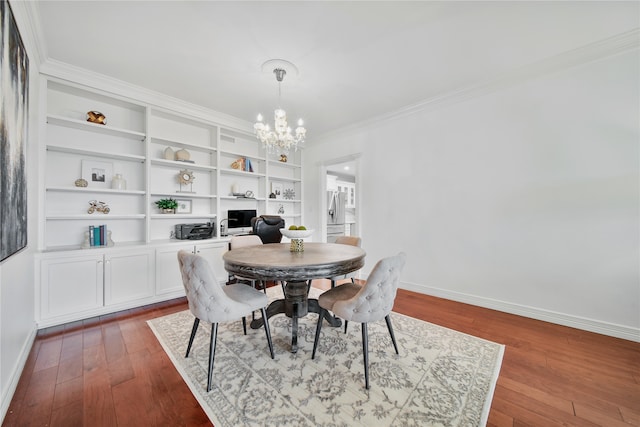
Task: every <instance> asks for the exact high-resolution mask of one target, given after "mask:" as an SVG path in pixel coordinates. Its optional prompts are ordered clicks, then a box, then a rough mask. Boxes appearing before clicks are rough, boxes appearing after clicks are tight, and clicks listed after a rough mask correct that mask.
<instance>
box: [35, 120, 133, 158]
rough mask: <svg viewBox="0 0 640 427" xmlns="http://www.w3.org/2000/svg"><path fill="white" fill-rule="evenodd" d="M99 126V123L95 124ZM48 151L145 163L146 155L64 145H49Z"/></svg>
mask: <svg viewBox="0 0 640 427" xmlns="http://www.w3.org/2000/svg"><path fill="white" fill-rule="evenodd" d="M95 126H98V125H95ZM47 151H55V152H58V153H66V154H77V155H80V156H91V157H101V158H105V159H113V160H126V161H128V162H138V163H144V162H145V157H144V156H138V155H136V154H119V153H109V152H106V151H92V150H83V149H80V148H71V147H63V146H60V145H51V144H49V145H47Z"/></svg>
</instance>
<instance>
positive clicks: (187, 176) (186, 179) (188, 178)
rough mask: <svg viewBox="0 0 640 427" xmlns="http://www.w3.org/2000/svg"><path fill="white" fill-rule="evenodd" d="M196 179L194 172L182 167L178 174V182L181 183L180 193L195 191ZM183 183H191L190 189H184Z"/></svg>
mask: <svg viewBox="0 0 640 427" xmlns="http://www.w3.org/2000/svg"><path fill="white" fill-rule="evenodd" d="M194 179H196V177H195V176H193V172H192V171H190V170H187V169H182V170H181V171H180V173H179V174H178V182H179V183H180V190H179V191H178V193H193V180H194ZM183 185H189V186H190V187H189V191H186V190H183V189H182V186H183Z"/></svg>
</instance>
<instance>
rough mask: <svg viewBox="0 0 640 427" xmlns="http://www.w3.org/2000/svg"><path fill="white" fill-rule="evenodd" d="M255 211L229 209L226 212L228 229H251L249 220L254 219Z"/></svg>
mask: <svg viewBox="0 0 640 427" xmlns="http://www.w3.org/2000/svg"><path fill="white" fill-rule="evenodd" d="M256 216H257V214H256V210H255V209H229V210H228V211H227V219H228V221H227V227H228V228H230V229H231V228H246V227H251V218H254V217H256Z"/></svg>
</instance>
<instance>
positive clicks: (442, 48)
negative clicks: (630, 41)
mask: <svg viewBox="0 0 640 427" xmlns="http://www.w3.org/2000/svg"><path fill="white" fill-rule="evenodd" d="M36 4H37V8H36V10H37V11H38V14H39V20H40V24H41V30H42V33H41V34H40V35H39V36H40V40H42V41H44V43H45V45H46V46H45V49H44V52H45V55H46V56H47V57H48V58H50V59H54V60H57V61H62V62H65V63H69V64H72V65H75V66H78V67H81V68H85V69H88V70H91V71H95V72H99V73H101V74H104V75H107V76H110V77H113V78H116V79H120V80H123V81H126V82H129V83H132V84H135V85H139V86H142V87H145V88H148V89H151V90H155V91H158V92H162V93H165V94H168V95H171V96H174V97H176V98H180V99H183V100H185V101H188V102H191V103H194V104H197V105H200V106H203V107H207V108H210V109H212V110H216V111H220V112H223V113H226V114H230V115H233V116H236V117H239V118H242V119H246V120H248V121H253V120H254V119H255V117H256V115H257V113H258V112H262V113H263V114H264V115H265V116H267V118H268V121H269V122H272V117H271V115H272V112H273V109H274V107H276V103H277V84H276V81H275V78H274V76H273V74H271V73H263V72H262V71H261V65H262V63H263V62H265V61H266V60H269V59H272V58H282V59H286V60H288V61H291V62H293V63H294V64H296V66H297V67H298V69H299V75H298V76H297V77H295V76H287V77H286V78H285V80H284V83H283V85H282V107H283V108H284V109H285V110H287V112H288V115H289V118H290V121H292V120H293V119H296V118H298V117H302V118H304V119H305V124H306V127H307V129H308V136H309V140H310V141H313V137H314V136H317V135H320V134H323V133H326V132H329V131H331V130H336V129H339V128H342V127H344V126H347V125H350V124H353V123H357V122H360V121H363V120H367V119H371V118H375V117H376V116H379V115H382V114H385V113H389V112H392V111H396V110H399V109H401V108H403V107H407V106H411V105H415V104H417V103H420V102H423V101H424V100H427V99H430V98H435V97H439V96H443V95H446V94H448V93H452V92H453V91H455V90H457V89H460V88H464V87H468V86H471V85H474V84H478V83H481V82H483V81H486V80H488V79H490V78H493V77H495V76H498V75H501V74H503V73H507V72H510V71H513V70H516V69H518V68H520V67H524V66H527V65H529V64H532V63H535V62H536V61H540V60H543V59H545V58H549V57H551V56H553V55H557V54H561V53H563V52H567V51H570V50H572V49H575V48H577V47H581V46H584V45H587V44H589V43H593V42H595V41H598V40H602V39H604V38H607V37H611V36H613V35H616V34H620V33H622V32H625V31H629V30H631V29H633V28H637V27H638V26H639V23H638V20H639V18H638V4H639V3H638V2H637V1H633V2H617V3H616V2H609V1H603V2H593V1H586V2H579V1H573V2H537V1H534V2H507V1H502V2H481V1H474V2H428V1H423V2H420V1H413V2H398V1H388V2H381V1H380V2H361V1H354V2H339V1H320V2H302V1H300V2H293V1H289V2H287V1H285V2H270V1H257V2H242V1H235V2H214V1H194V2H191V1H113V0H102V1H55V0H46V1H39V2H37V3H36Z"/></svg>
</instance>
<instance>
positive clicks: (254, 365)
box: [148, 287, 504, 427]
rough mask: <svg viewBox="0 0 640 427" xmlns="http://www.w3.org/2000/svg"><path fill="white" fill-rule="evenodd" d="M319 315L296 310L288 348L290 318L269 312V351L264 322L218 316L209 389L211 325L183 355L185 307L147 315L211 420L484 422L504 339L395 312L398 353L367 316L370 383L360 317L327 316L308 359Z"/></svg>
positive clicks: (229, 424)
mask: <svg viewBox="0 0 640 427" xmlns="http://www.w3.org/2000/svg"><path fill="white" fill-rule="evenodd" d="M311 292H312V294H311V296H314V294H317V293H319V292H321V291H318V290H317V289H315V288H312V289H311ZM268 294H269V298H270V299H272V300H273V299H275V298H281V296H282V291H281V290H280V288H279V287H274V288H269V292H268ZM257 315H258V316H259V312H258V313H257ZM317 319H318V317H317V314H314V313H310V314H309V315H307V316H306V317H304V318H302V319H300V321H299V330H298V345H299V350H298V352H297V353H295V354H294V353H291V352H290V347H291V319H289V318H287V317H286V316H285V315H284V314H279V315H276V316H274V317H272V318H271V319H270V321H269V324H270V327H271V334H272V338H273V345H274V352H275V359H274V360H272V359H271V358H270V356H269V350H268V347H267V340H266V337H265V334H264V329H262V328H261V329H256V330H254V329H250V328H248V331H247V335H246V336H245V335H243V333H242V323H241V322H240V321H237V322H229V323H225V324H220V326H219V329H218V341H217V349H216V357H215V366H214V372H213V382H214V386H213V389H212V390H211V392H209V393H207V392H206V383H207V360H208V348H209V337H210V326H209V325H208V324H204V323H201V326H200V328H199V330H198V334H197V336H196V339H195V341H194V344H193V347H192V350H191V354H190V355H189V357H188V358H185V357H184V354H185V351H186V347H187V344H188V341H189V335H190V332H191V326H192V325H193V316H192V315H191V313H190V312H189V311H183V312H179V313H175V314H171V315H168V316H164V317H160V318H157V319H152V320H150V321H148V324H149V326H150V327H151V329H152V330H153V332H154V333H155V335H156V337H157V338H158V340H159V341H160V343H161V344H162V347H163V348H164V350H165V351H166V352H167V354H168V355H169V357H170V358H171V360H172V362H173V364H174V365H175V366H176V368H177V370H178V371H179V372H180V374H181V375H182V377H183V378H184V380H185V382H186V383H187V385H188V386H189V388H190V389H191V391H192V392H193V394H194V396H195V397H196V399H197V400H198V402H199V403H200V405H201V406H202V408H203V409H204V411H205V412H206V413H207V415H208V416H209V418H210V419H211V422H212V423H213V424H214V425H215V426H216V427H237V426H243V425H246V426H296V427H298V426H313V427H315V426H354V425H366V426H376V427H379V426H483V425H485V424H486V421H487V417H488V414H489V408H490V406H491V399H492V397H493V391H494V388H495V384H496V381H497V378H498V373H499V371H500V365H501V363H502V355H503V352H504V346H502V345H500V344H496V343H493V342H490V341H486V340H483V339H480V338H476V337H473V336H470V335H466V334H462V333H460V332H456V331H453V330H451V329H447V328H443V327H440V326H436V325H433V324H430V323H427V322H423V321H421V320H417V319H413V318H411V317H407V316H404V315H402V314H398V313H392V314H391V319H392V322H393V326H394V332H395V335H396V340H397V343H398V348H399V351H400V355H396V354H395V351H394V349H393V345H392V343H391V339H390V337H389V332H388V331H387V327H386V324H385V322H384V321H381V322H375V323H370V324H369V364H370V368H369V376H370V381H371V388H370V389H369V390H366V389H365V388H364V369H363V362H362V333H361V329H360V325H359V324H358V323H350V324H349V330H348V333H347V334H346V335H345V334H344V328H343V327H340V328H332V327H330V326H328V325H326V324H325V325H324V327H323V328H322V336H321V340H320V344H319V346H318V351H317V353H316V358H315V360H311V350H312V349H313V339H314V334H315V328H316V322H317Z"/></svg>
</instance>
